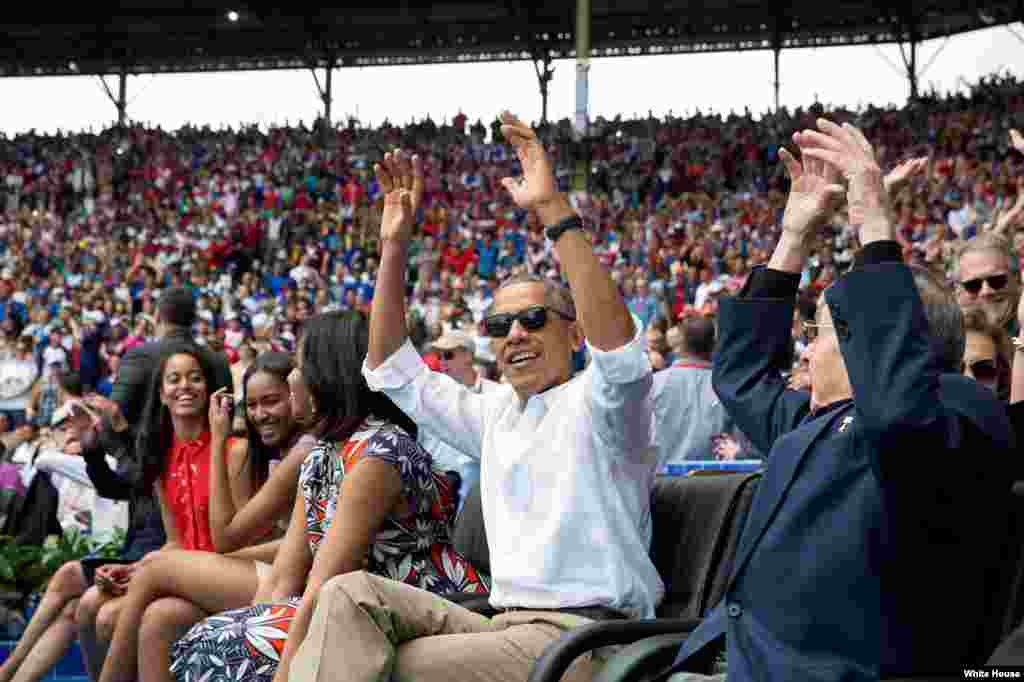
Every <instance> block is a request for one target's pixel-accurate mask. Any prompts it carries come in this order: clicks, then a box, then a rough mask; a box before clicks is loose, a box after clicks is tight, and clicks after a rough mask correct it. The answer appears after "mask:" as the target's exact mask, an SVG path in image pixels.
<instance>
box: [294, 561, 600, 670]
mask: <svg viewBox="0 0 1024 682" xmlns="http://www.w3.org/2000/svg"><path fill="white" fill-rule="evenodd" d="M589 622H590V621H589V620H588V619H586V618H582V617H580V616H574V615H570V614H564V613H556V612H549V611H517V612H513V613H503V614H501V615H498V616H495V617H494V618H487V617H486V616H481V615H480V614H478V613H474V612H472V611H469V610H468V609H464V608H462V607H461V606H458V605H457V604H454V603H452V602H450V601H447V600H446V599H443V598H441V597H438V596H437V595H435V594H432V593H430V592H426V591H424V590H419V589H416V588H414V587H411V586H409V585H406V584H404V583H400V582H396V581H394V580H388V579H387V578H381V577H379V576H375V575H371V574H369V573H365V572H362V571H360V572H356V573H348V574H345V575H341V576H338V577H336V578H332V579H331V580H330V581H328V582H327V583H325V584H324V586H323V588H322V589H321V591H320V595H319V598H318V601H317V607H316V611H315V612H314V614H313V620H312V623H311V624H310V629H309V634H308V635H307V636H306V639H305V641H304V642H303V643H302V646H301V647H299V650H298V652H297V653H296V655H295V658H294V660H293V661H292V666H291V673H290V678H291V682H364V681H365V682H388V680H391V679H394V680H399V681H402V682H404V681H406V680H410V681H411V680H415V681H416V682H429V681H430V680H439V681H441V682H452V681H453V680H459V682H462V681H464V680H465V681H470V680H488V681H493V682H513V681H516V680H522V681H524V682H525V680H526V679H527V677H528V676H529V674H530V669H531V668H532V667H533V664H534V662H535V661H536V660H537V659H538V658H540V655H541V654H542V653H544V649H545V648H547V646H548V644H550V643H551V642H553V641H554V640H556V639H558V638H559V637H560V636H561V635H562V633H563V632H565V631H566V630H571V629H573V628H576V627H579V626H581V625H586V624H587V623H589ZM599 665H600V663H599V662H598V660H597V659H594V658H593V657H592V656H591V655H590V654H587V655H585V656H581V657H580V658H579V659H577V660H576V662H575V663H573V665H572V667H571V668H570V669H569V672H568V673H567V674H566V676H565V677H563V678H562V679H563V680H567V681H571V682H583V681H585V680H590V679H591V677H593V675H594V673H596V672H597V670H598V668H599Z"/></svg>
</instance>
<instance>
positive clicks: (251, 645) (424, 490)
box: [171, 419, 489, 682]
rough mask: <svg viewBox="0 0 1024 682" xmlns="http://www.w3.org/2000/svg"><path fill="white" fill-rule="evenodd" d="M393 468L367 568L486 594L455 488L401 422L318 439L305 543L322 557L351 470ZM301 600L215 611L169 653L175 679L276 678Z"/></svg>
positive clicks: (302, 481) (305, 484)
mask: <svg viewBox="0 0 1024 682" xmlns="http://www.w3.org/2000/svg"><path fill="white" fill-rule="evenodd" d="M371 457H372V458H376V459H380V460H383V461H385V462H388V463H389V464H392V465H393V466H394V467H395V468H397V469H398V471H399V473H400V475H401V478H402V496H401V499H400V501H399V503H398V505H396V507H395V511H393V512H392V513H391V514H389V515H388V517H387V518H386V519H385V521H384V524H383V525H382V527H381V529H380V530H379V531H378V533H377V537H376V538H375V540H374V542H373V544H372V545H371V547H370V550H369V553H368V555H367V557H366V570H367V571H369V572H370V573H374V574H376V575H382V576H386V577H389V578H392V579H394V580H399V581H401V582H404V583H408V584H410V585H413V586H415V587H419V588H421V589H424V590H429V591H431V592H434V593H438V594H445V593H448V592H486V591H487V590H488V588H489V585H488V582H489V579H488V578H487V577H486V576H484V575H482V574H480V573H478V572H477V571H476V570H475V569H474V568H473V567H472V566H471V565H470V564H469V562H468V561H466V559H465V558H463V557H462V556H461V555H460V554H459V553H458V552H456V551H455V549H454V547H452V545H451V524H452V520H453V519H454V517H455V490H454V487H453V486H452V484H451V481H450V480H449V479H448V477H447V476H445V475H444V474H443V473H441V472H440V471H438V470H437V469H436V468H434V467H433V463H432V459H431V456H430V453H428V452H427V451H426V450H424V449H423V448H422V447H420V446H419V445H418V444H417V443H416V441H415V440H414V439H413V438H411V437H410V436H409V435H408V434H406V433H405V432H404V431H402V430H401V429H399V428H398V427H397V426H395V425H393V424H391V423H389V422H383V421H377V420H370V419H368V420H366V421H365V422H363V424H362V425H361V426H360V427H359V429H358V430H357V431H356V433H355V434H353V435H352V437H351V438H349V439H348V440H347V441H345V442H343V443H330V442H324V441H319V442H318V443H317V445H316V446H315V447H314V448H313V450H312V451H311V452H310V454H309V456H308V457H307V458H306V461H305V462H304V463H303V465H302V470H301V473H300V474H299V490H300V491H301V492H302V496H303V498H304V499H305V506H306V539H307V541H308V542H309V547H310V551H311V552H312V553H313V555H314V556H315V555H316V553H317V551H318V550H319V549H320V546H321V544H322V543H323V540H324V538H325V537H326V535H327V531H328V530H329V529H330V526H331V521H332V520H333V518H334V514H335V512H336V511H337V507H338V498H339V496H340V494H341V486H342V483H343V481H344V480H345V475H346V474H347V473H348V472H350V471H351V470H352V468H353V467H354V466H355V465H356V464H357V463H358V462H360V461H361V460H362V459H364V458H371ZM300 601H301V597H300V596H296V597H293V598H292V599H290V600H289V601H287V602H279V603H274V604H257V605H255V606H249V607H246V608H241V609H234V610H232V611H226V612H224V613H220V614H217V615H216V616H211V617H210V618H207V619H206V620H204V621H202V622H201V623H199V624H197V625H195V626H194V627H193V628H192V629H191V630H190V631H189V632H188V634H186V635H185V636H184V637H182V638H181V639H180V640H179V641H178V642H177V643H176V644H175V645H174V648H173V649H172V652H171V673H172V674H173V675H174V677H175V680H177V682H229V681H230V682H271V680H272V679H273V677H274V673H275V672H276V671H277V664H278V662H279V661H280V660H281V653H282V652H283V651H284V645H285V642H286V641H287V639H288V630H289V627H290V625H291V621H292V618H293V617H294V616H295V611H296V609H297V608H298V606H299V603H300Z"/></svg>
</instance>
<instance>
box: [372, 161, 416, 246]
mask: <svg viewBox="0 0 1024 682" xmlns="http://www.w3.org/2000/svg"><path fill="white" fill-rule="evenodd" d="M373 170H374V172H375V173H376V175H377V180H378V182H380V188H381V191H382V192H384V213H383V215H382V216H381V221H380V237H381V239H382V240H385V241H387V240H393V241H397V242H407V241H408V240H409V239H410V238H411V237H412V227H413V223H414V222H415V220H416V211H417V210H418V209H419V206H420V203H421V202H422V201H423V187H424V181H423V165H422V163H421V162H420V158H419V157H418V156H413V157H412V158H411V159H410V158H409V157H408V156H407V155H406V154H404V153H403V152H401V151H396V152H390V153H388V154H385V155H384V160H383V161H381V162H380V163H378V164H376V165H374V167H373Z"/></svg>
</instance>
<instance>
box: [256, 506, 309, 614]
mask: <svg viewBox="0 0 1024 682" xmlns="http://www.w3.org/2000/svg"><path fill="white" fill-rule="evenodd" d="M312 566H313V555H312V554H311V553H310V551H309V543H308V542H307V540H306V503H305V500H303V499H302V498H301V497H296V498H295V504H294V506H293V508H292V518H291V523H289V524H288V532H287V533H286V534H285V536H284V541H283V542H282V544H281V548H280V550H279V551H278V553H277V557H275V559H274V567H273V569H272V570H271V571H270V580H269V581H268V582H267V583H266V584H265V585H261V586H260V591H259V593H258V594H257V595H256V597H255V599H254V600H253V603H254V604H260V603H263V602H268V601H275V602H276V601H285V600H287V599H289V598H291V597H294V596H296V595H299V594H302V590H303V588H304V587H305V585H306V576H308V575H309V571H310V568H312Z"/></svg>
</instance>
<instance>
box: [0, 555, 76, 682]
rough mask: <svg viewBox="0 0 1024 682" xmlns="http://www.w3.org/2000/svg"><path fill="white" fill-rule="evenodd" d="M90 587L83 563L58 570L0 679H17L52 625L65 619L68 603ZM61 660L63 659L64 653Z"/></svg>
mask: <svg viewBox="0 0 1024 682" xmlns="http://www.w3.org/2000/svg"><path fill="white" fill-rule="evenodd" d="M87 587H89V586H88V585H87V584H86V582H85V573H83V572H82V564H80V563H79V562H77V561H69V562H67V563H66V564H64V565H63V566H61V567H60V568H59V569H57V572H56V573H55V574H54V575H53V578H52V579H51V580H50V584H49V585H48V586H47V587H46V594H44V595H43V599H42V601H40V602H39V608H37V609H36V612H35V614H33V616H32V620H31V621H30V622H29V624H28V627H27V628H25V633H24V634H23V635H22V636H21V639H19V640H18V645H17V646H16V647H14V651H12V652H11V655H10V656H9V657H8V658H7V660H6V661H4V663H3V665H0V682H11V680H13V679H14V675H15V673H17V672H18V669H19V668H20V667H21V665H22V663H23V662H24V661H25V660H26V659H27V658H28V656H29V653H30V652H32V651H33V650H34V649H35V647H36V645H37V643H39V642H41V641H42V640H43V639H44V638H45V637H46V635H47V633H48V632H49V631H50V629H51V626H53V627H56V626H57V624H58V623H59V622H60V621H61V620H62V619H63V616H62V613H63V612H64V610H65V609H66V608H67V605H68V603H69V602H71V601H72V600H74V599H78V598H79V597H81V596H82V594H83V593H84V592H85V590H86V588H87ZM73 623H74V621H73V620H72V624H73ZM59 641H61V638H60V636H58V637H57V638H56V639H54V640H53V641H51V642H49V643H48V645H47V646H48V647H49V646H50V645H52V644H55V643H57V642H59ZM72 641H74V637H72ZM65 648H66V647H65ZM61 655H63V652H62V653H61ZM57 659H58V660H60V656H58V657H57Z"/></svg>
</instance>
